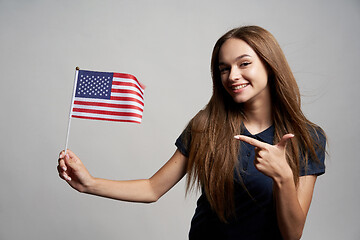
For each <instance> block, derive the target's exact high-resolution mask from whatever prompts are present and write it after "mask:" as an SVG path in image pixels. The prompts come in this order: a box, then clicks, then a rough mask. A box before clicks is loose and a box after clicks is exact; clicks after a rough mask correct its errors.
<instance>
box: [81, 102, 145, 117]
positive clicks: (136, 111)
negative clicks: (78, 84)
mask: <svg viewBox="0 0 360 240" xmlns="http://www.w3.org/2000/svg"><path fill="white" fill-rule="evenodd" d="M74 108H82V109H92V110H100V111H112V112H128V113H129V112H130V113H136V114H139V115H142V111H139V110H136V109H129V108H112V107H99V106H88V105H79V104H74Z"/></svg>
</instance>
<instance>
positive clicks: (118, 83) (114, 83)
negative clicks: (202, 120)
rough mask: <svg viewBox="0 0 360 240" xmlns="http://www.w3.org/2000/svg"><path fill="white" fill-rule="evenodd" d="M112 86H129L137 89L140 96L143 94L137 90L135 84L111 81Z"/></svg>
mask: <svg viewBox="0 0 360 240" xmlns="http://www.w3.org/2000/svg"><path fill="white" fill-rule="evenodd" d="M112 84H113V85H118V86H130V87H134V88H137V89H138V90H139V91H140V92H141V94H144V92H143V91H142V89H141V88H139V86H138V85H136V84H135V83H129V82H117V81H113V82H112Z"/></svg>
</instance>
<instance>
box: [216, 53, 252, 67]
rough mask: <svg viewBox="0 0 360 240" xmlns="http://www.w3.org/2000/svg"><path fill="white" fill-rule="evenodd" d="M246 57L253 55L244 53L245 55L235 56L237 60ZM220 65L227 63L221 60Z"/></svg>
mask: <svg viewBox="0 0 360 240" xmlns="http://www.w3.org/2000/svg"><path fill="white" fill-rule="evenodd" d="M244 57H251V56H250V55H249V54H243V55H240V56H238V57H236V58H235V62H237V61H239V60H240V59H242V58H244ZM219 65H226V63H224V62H219Z"/></svg>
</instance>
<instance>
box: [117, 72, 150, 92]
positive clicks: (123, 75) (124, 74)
mask: <svg viewBox="0 0 360 240" xmlns="http://www.w3.org/2000/svg"><path fill="white" fill-rule="evenodd" d="M113 76H114V77H117V78H130V79H133V80H135V81H136V82H137V83H138V84H139V85H140V87H142V88H143V89H145V85H144V84H142V83H140V82H139V81H138V80H137V79H136V77H135V76H133V75H131V74H128V73H114V75H113Z"/></svg>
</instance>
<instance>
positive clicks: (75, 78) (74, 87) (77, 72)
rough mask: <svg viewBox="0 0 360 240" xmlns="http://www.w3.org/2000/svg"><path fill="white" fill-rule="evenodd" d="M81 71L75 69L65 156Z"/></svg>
mask: <svg viewBox="0 0 360 240" xmlns="http://www.w3.org/2000/svg"><path fill="white" fill-rule="evenodd" d="M79 70H80V68H79V67H76V68H75V77H74V86H73V95H72V98H71V104H70V111H69V121H68V127H67V134H66V142H65V154H66V152H67V147H68V142H69V134H70V125H71V114H72V109H73V105H74V98H75V92H76V83H77V78H78V74H79Z"/></svg>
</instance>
